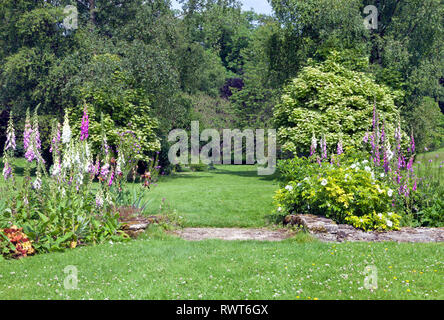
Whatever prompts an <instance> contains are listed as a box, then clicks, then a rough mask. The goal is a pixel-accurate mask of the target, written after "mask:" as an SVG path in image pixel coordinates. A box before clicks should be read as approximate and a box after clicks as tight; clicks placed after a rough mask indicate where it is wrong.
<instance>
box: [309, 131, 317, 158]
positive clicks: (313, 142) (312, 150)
mask: <svg viewBox="0 0 444 320" xmlns="http://www.w3.org/2000/svg"><path fill="white" fill-rule="evenodd" d="M316 147H317V140H316V136H315V134H314V132H313V137H312V138H311V147H310V157H311V156H312V155H313V154H314V153H315V152H316Z"/></svg>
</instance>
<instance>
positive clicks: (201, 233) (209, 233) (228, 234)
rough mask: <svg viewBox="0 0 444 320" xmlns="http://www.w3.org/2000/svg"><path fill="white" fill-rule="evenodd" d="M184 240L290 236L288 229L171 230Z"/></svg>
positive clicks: (274, 238)
mask: <svg viewBox="0 0 444 320" xmlns="http://www.w3.org/2000/svg"><path fill="white" fill-rule="evenodd" d="M173 233H174V234H176V235H178V236H179V237H181V238H182V239H184V240H188V241H201V240H207V239H220V240H231V241H233V240H258V241H282V240H284V239H287V238H289V237H291V233H290V232H288V230H285V229H280V230H268V229H263V228H262V229H246V228H185V229H182V230H177V231H174V232H173Z"/></svg>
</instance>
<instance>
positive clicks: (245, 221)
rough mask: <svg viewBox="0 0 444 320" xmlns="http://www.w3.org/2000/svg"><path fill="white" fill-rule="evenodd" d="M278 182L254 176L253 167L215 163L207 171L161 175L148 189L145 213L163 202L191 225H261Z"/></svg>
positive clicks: (268, 212)
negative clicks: (213, 167)
mask: <svg viewBox="0 0 444 320" xmlns="http://www.w3.org/2000/svg"><path fill="white" fill-rule="evenodd" d="M277 188H278V182H277V181H276V180H275V179H274V177H273V176H258V175H257V168H256V167H255V166H246V165H239V166H228V165H221V166H216V170H211V171H208V172H183V173H176V174H175V175H173V176H172V177H164V178H162V179H161V180H160V182H159V184H158V185H157V186H156V187H154V188H153V189H152V191H150V192H149V194H148V198H150V199H152V202H151V203H150V206H149V208H148V213H156V212H157V211H158V209H159V206H160V204H161V202H162V199H163V198H165V202H166V203H167V204H168V205H170V206H171V208H174V209H176V210H177V212H178V213H179V214H180V215H181V216H182V217H183V218H184V223H185V226H190V227H191V226H192V227H261V226H265V225H267V224H268V222H269V218H270V215H271V214H272V212H273V195H274V192H275V191H276V190H277Z"/></svg>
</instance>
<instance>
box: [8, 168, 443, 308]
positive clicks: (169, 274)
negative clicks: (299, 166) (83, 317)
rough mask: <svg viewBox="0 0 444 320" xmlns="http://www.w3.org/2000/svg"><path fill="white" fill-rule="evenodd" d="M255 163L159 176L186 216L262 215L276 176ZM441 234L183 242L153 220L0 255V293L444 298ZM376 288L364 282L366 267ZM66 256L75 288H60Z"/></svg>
mask: <svg viewBox="0 0 444 320" xmlns="http://www.w3.org/2000/svg"><path fill="white" fill-rule="evenodd" d="M255 169H256V168H255V167H252V166H251V167H250V166H231V167H227V166H219V167H217V170H215V171H209V172H200V173H180V174H177V175H176V176H174V177H166V178H163V179H162V181H161V182H160V183H159V185H158V187H156V188H154V189H153V190H152V192H150V194H149V197H152V199H153V200H152V202H151V209H150V210H151V211H152V212H153V213H156V212H157V210H158V206H159V205H160V203H161V202H162V198H163V197H165V198H166V199H167V202H168V203H169V204H170V205H171V206H172V207H173V208H176V210H177V211H178V214H180V215H182V216H183V217H184V220H185V222H186V224H187V225H192V226H219V227H228V226H240V227H257V226H264V225H266V224H267V220H266V218H267V216H268V215H270V213H271V212H272V210H273V206H272V195H273V193H274V191H275V190H276V188H277V183H276V182H275V180H273V179H272V178H270V177H258V176H257V175H256V171H255ZM443 258H444V244H442V243H430V244H408V243H404V244H397V243H340V244H334V243H322V242H318V241H314V240H313V239H312V238H311V237H310V236H308V235H306V234H304V233H300V234H298V235H297V236H296V237H295V238H293V239H288V240H285V241H282V242H257V241H234V242H225V241H221V240H206V241H201V242H187V241H185V240H182V239H178V238H176V237H174V236H171V235H166V234H165V233H164V232H163V231H161V229H160V228H158V227H152V228H150V230H148V231H147V232H146V233H145V234H143V235H142V236H141V238H139V239H138V240H131V241H128V242H123V243H104V244H101V245H97V246H88V247H79V248H76V249H70V250H67V251H65V252H61V253H49V254H40V255H36V256H33V257H27V258H24V259H21V260H3V259H2V258H0V299H295V300H297V299H444V289H443V277H444V265H443V261H444V259H443ZM369 265H374V266H376V268H377V276H378V282H377V284H378V288H377V289H376V290H373V291H370V290H368V289H365V288H364V280H365V277H366V274H365V268H366V267H367V266H369ZM68 266H74V267H75V268H77V270H78V288H77V289H75V290H74V289H66V288H65V287H64V281H65V280H66V279H67V278H66V277H67V276H68V275H69V274H66V273H65V272H64V270H65V268H66V267H68Z"/></svg>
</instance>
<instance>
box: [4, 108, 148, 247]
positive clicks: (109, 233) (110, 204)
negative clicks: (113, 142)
mask: <svg viewBox="0 0 444 320" xmlns="http://www.w3.org/2000/svg"><path fill="white" fill-rule="evenodd" d="M11 119H12V117H11ZM11 119H10V120H9V125H8V131H7V142H6V144H5V150H4V159H3V162H4V168H3V179H4V180H5V184H4V186H2V190H0V191H1V192H2V195H3V196H2V197H1V199H0V200H1V201H0V202H1V206H0V209H1V212H0V228H10V227H11V226H12V225H17V226H19V227H20V228H22V229H23V232H24V233H25V234H26V235H27V236H28V237H29V239H31V240H32V241H33V247H34V248H35V250H36V251H37V252H41V251H54V250H62V249H64V248H68V247H71V248H74V247H76V246H77V245H79V244H85V243H97V242H102V241H105V240H108V239H113V240H122V239H124V238H126V235H125V234H124V233H123V231H121V225H120V223H119V213H118V210H117V208H116V202H117V200H118V199H121V198H122V194H123V192H124V189H125V184H126V181H127V178H128V175H129V174H130V173H132V174H133V176H134V180H136V178H135V175H136V165H137V163H136V154H137V153H138V151H139V148H140V146H139V145H138V139H137V137H136V135H135V134H134V133H133V132H131V131H126V132H123V133H120V135H119V137H120V142H119V144H118V146H117V150H116V152H114V153H113V151H112V149H111V148H110V146H109V145H108V142H107V137H106V134H105V133H104V132H102V136H101V142H102V148H101V150H102V152H101V153H99V154H97V156H96V158H95V161H94V159H93V154H92V152H91V150H90V145H89V141H88V140H89V136H90V135H89V117H88V110H87V108H86V107H85V109H84V112H83V117H82V123H81V126H80V128H81V129H80V136H79V139H74V138H73V137H72V130H71V126H70V123H69V118H68V116H67V115H65V120H64V123H63V126H62V125H61V124H60V123H56V122H55V123H54V124H53V129H52V137H51V149H50V152H51V154H52V158H53V164H52V166H51V167H50V168H49V171H48V170H46V165H45V160H44V159H43V158H42V156H41V143H40V135H39V126H38V117H37V112H35V113H34V116H33V117H32V119H31V116H30V113H29V111H28V112H27V116H26V121H25V130H24V141H23V145H24V149H25V158H26V167H25V170H24V172H25V174H24V178H23V179H22V180H20V179H16V177H15V175H14V159H13V157H12V155H13V152H14V150H15V147H16V141H15V131H14V124H13V122H12V120H11ZM34 164H35V166H36V173H35V178H33V177H31V174H30V167H31V165H34ZM148 175H151V174H150V173H146V174H145V175H144V176H145V178H141V179H140V181H141V183H142V184H141V185H140V187H141V188H146V187H149V186H150V184H151V179H148V178H146V177H147V176H148ZM93 181H98V183H93ZM5 230H6V229H5Z"/></svg>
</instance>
